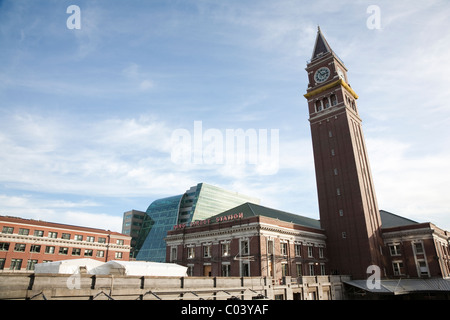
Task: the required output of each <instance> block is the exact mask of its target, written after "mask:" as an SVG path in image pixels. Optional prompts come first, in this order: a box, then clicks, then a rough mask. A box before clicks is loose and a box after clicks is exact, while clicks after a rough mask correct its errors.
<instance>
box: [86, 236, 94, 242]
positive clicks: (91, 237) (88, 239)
mask: <svg viewBox="0 0 450 320" xmlns="http://www.w3.org/2000/svg"><path fill="white" fill-rule="evenodd" d="M94 240H95V237H93V236H87V237H86V241H87V242H94Z"/></svg>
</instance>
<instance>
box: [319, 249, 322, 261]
mask: <svg viewBox="0 0 450 320" xmlns="http://www.w3.org/2000/svg"><path fill="white" fill-rule="evenodd" d="M319 258H321V259H323V248H319Z"/></svg>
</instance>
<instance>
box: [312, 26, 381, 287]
mask: <svg viewBox="0 0 450 320" xmlns="http://www.w3.org/2000/svg"><path fill="white" fill-rule="evenodd" d="M306 71H307V73H308V80H309V84H308V88H307V93H306V94H305V95H304V96H305V98H306V99H307V100H308V108H309V122H310V125H311V137H312V144H313V152H314V165H315V171H316V182H317V193H318V200H319V212H320V224H321V227H322V228H323V229H324V230H325V233H326V235H327V252H328V257H329V267H330V270H329V272H330V273H332V274H348V275H352V276H353V278H354V279H367V277H368V274H367V273H366V272H367V267H369V266H370V265H376V266H378V267H380V271H381V274H384V262H383V261H384V259H383V254H382V248H383V242H382V238H381V230H380V228H381V219H380V213H379V209H378V204H377V199H376V195H375V189H374V183H373V180H372V174H371V171H370V166H369V159H368V155H367V150H366V145H365V141H364V136H363V131H362V124H361V123H362V121H361V118H360V116H359V113H358V108H357V105H356V100H357V99H358V95H357V94H356V93H355V91H354V90H353V89H352V88H351V86H350V84H349V82H348V77H347V68H346V67H345V65H344V63H343V62H342V60H341V59H340V58H339V57H338V56H337V55H336V54H335V53H334V52H333V50H331V47H330V46H329V44H328V42H327V41H326V39H325V37H324V35H323V34H322V32H321V30H320V27H319V29H318V32H317V38H316V43H315V46H314V50H313V54H312V57H311V60H310V61H308V63H307V67H306Z"/></svg>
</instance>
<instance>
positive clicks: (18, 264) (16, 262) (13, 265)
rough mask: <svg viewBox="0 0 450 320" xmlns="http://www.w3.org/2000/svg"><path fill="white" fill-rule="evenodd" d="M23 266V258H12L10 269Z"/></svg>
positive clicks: (18, 268) (17, 268)
mask: <svg viewBox="0 0 450 320" xmlns="http://www.w3.org/2000/svg"><path fill="white" fill-rule="evenodd" d="M21 268H22V259H11V265H10V266H9V270H20V269H21Z"/></svg>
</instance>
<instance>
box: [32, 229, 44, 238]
mask: <svg viewBox="0 0 450 320" xmlns="http://www.w3.org/2000/svg"><path fill="white" fill-rule="evenodd" d="M33 235H34V236H35V237H43V236H44V230H34V233H33Z"/></svg>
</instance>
